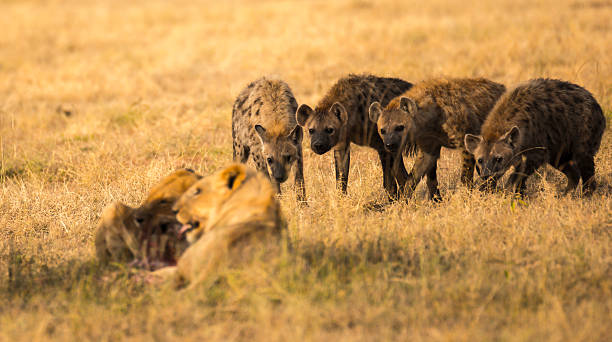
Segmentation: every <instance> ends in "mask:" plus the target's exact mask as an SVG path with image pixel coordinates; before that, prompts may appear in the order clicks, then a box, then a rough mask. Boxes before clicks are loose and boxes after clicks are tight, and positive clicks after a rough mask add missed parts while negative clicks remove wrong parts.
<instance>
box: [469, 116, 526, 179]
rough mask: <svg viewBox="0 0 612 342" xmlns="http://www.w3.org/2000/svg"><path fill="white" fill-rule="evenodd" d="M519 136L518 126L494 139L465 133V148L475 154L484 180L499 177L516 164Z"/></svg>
mask: <svg viewBox="0 0 612 342" xmlns="http://www.w3.org/2000/svg"><path fill="white" fill-rule="evenodd" d="M519 136H520V130H519V128H518V127H517V126H514V127H512V128H511V129H510V130H509V131H507V132H506V133H505V134H503V135H502V136H501V137H497V138H494V139H485V138H483V137H482V136H481V135H472V134H466V135H465V138H464V143H465V148H466V150H467V151H468V152H470V153H471V154H473V155H474V159H476V167H477V170H478V173H479V174H480V178H482V179H483V180H484V181H487V180H489V179H498V178H500V177H501V176H503V175H504V173H506V171H508V169H509V168H510V166H512V165H513V164H514V159H515V158H514V157H515V149H516V146H517V143H518V141H519Z"/></svg>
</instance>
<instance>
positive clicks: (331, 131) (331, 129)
mask: <svg viewBox="0 0 612 342" xmlns="http://www.w3.org/2000/svg"><path fill="white" fill-rule="evenodd" d="M325 133H327V134H333V133H334V129H333V128H331V127H327V128H326V129H325Z"/></svg>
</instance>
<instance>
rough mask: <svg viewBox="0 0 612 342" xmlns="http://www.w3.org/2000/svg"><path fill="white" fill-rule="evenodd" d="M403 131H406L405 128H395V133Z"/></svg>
mask: <svg viewBox="0 0 612 342" xmlns="http://www.w3.org/2000/svg"><path fill="white" fill-rule="evenodd" d="M403 130H404V126H397V127H395V131H396V132H401V131H403Z"/></svg>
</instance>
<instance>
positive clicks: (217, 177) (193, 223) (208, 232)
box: [153, 164, 281, 287]
mask: <svg viewBox="0 0 612 342" xmlns="http://www.w3.org/2000/svg"><path fill="white" fill-rule="evenodd" d="M174 209H175V210H178V214H177V218H178V220H179V221H181V222H182V223H183V224H185V225H186V226H185V227H184V228H183V229H185V228H188V232H187V240H188V241H189V242H190V243H191V244H190V246H189V248H188V249H187V250H186V251H185V253H184V254H183V255H182V256H181V258H180V259H179V261H178V264H177V266H176V267H175V268H172V269H169V270H163V271H161V272H156V273H155V274H154V275H153V277H161V278H164V277H166V278H167V277H172V278H174V280H175V282H176V285H177V286H181V285H189V286H191V287H193V286H196V285H198V284H201V283H202V282H204V281H206V280H207V279H208V280H210V279H211V276H212V275H213V274H214V273H215V272H216V270H217V269H218V267H219V266H220V265H221V264H223V263H225V262H227V261H228V260H230V259H233V258H234V256H235V255H240V254H243V253H244V251H245V249H246V250H250V251H252V250H257V249H261V248H262V246H263V245H262V244H261V243H259V242H264V241H270V238H272V239H273V240H272V241H274V240H276V238H278V236H279V235H280V232H281V220H280V213H279V206H278V203H277V202H276V198H275V189H274V187H273V186H272V184H271V183H270V181H269V180H268V179H267V177H265V176H264V175H263V174H261V173H258V172H256V171H254V170H251V169H249V168H247V167H246V166H245V165H244V164H233V165H230V166H229V167H227V168H225V169H223V170H222V171H220V172H217V173H216V174H214V175H211V176H209V177H206V178H203V179H202V180H200V181H199V182H197V183H196V184H194V185H193V186H192V187H191V188H190V189H189V190H188V191H187V192H186V193H185V194H184V195H183V196H182V197H181V199H180V200H179V201H178V202H177V203H176V204H175V206H174ZM254 242H257V243H254ZM247 254H248V253H247Z"/></svg>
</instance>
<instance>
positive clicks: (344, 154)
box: [334, 146, 351, 195]
mask: <svg viewBox="0 0 612 342" xmlns="http://www.w3.org/2000/svg"><path fill="white" fill-rule="evenodd" d="M334 162H335V165H336V187H337V188H339V189H340V190H341V191H342V193H343V194H345V195H346V186H347V184H348V175H349V168H350V166H351V150H350V148H349V147H348V146H347V147H346V148H344V149H341V150H334Z"/></svg>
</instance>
